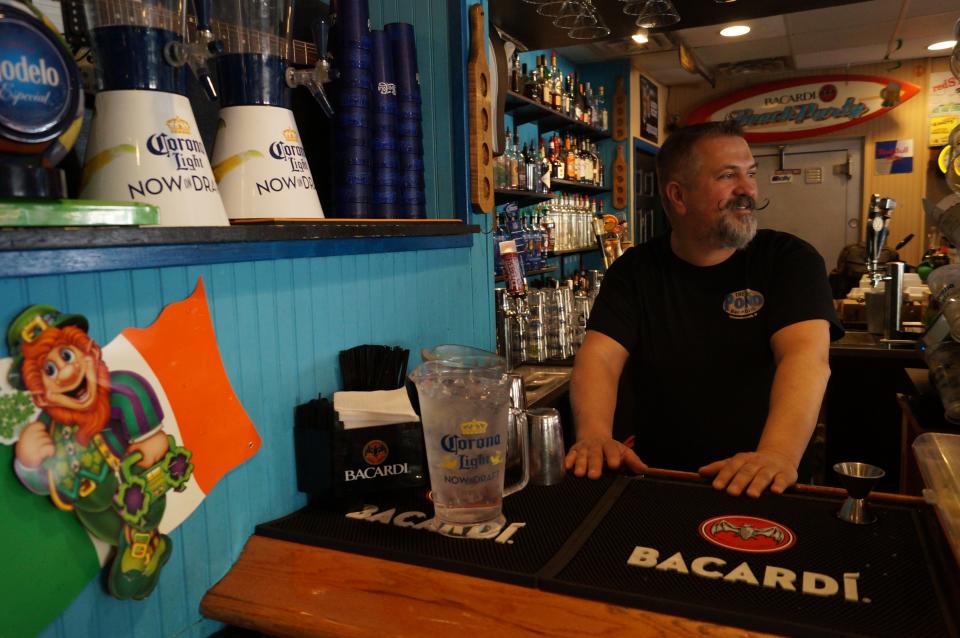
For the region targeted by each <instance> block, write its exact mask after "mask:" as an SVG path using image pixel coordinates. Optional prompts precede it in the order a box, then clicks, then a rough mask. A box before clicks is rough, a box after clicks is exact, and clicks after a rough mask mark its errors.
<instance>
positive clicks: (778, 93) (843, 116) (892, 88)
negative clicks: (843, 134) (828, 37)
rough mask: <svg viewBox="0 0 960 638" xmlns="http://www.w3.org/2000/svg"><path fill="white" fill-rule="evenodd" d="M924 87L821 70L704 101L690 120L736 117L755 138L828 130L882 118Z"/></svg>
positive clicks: (787, 137) (773, 138) (782, 137)
mask: <svg viewBox="0 0 960 638" xmlns="http://www.w3.org/2000/svg"><path fill="white" fill-rule="evenodd" d="M919 92H920V87H919V86H917V85H916V84H911V83H910V82H904V81H903V80H896V79H893V78H886V77H880V76H875V75H839V74H838V75H817V76H808V77H801V78H792V79H789V80H779V81H776V82H767V83H764V84H758V85H756V86H753V87H750V88H747V89H742V90H740V91H736V92H734V93H731V94H730V95H726V96H724V97H722V98H720V99H718V100H714V101H712V102H709V103H707V104H704V105H703V106H701V107H700V108H698V109H696V110H695V111H693V113H691V114H690V116H689V117H688V118H687V123H688V124H696V123H698V122H711V121H713V122H719V121H722V120H725V119H727V118H728V117H732V118H733V119H734V120H736V121H737V122H738V123H739V124H740V125H741V126H742V127H743V128H744V131H745V133H746V135H745V137H746V139H747V141H749V142H773V141H780V140H794V139H799V138H803V137H812V136H814V135H823V134H825V133H831V132H833V131H838V130H840V129H844V128H847V127H849V126H854V125H856V124H860V123H861V122H866V121H868V120H872V119H873V118H875V117H880V116H881V115H883V114H884V113H886V112H887V111H889V110H891V109H893V108H896V107H897V106H899V105H900V104H903V103H904V102H906V101H907V100H909V99H910V98H912V97H913V96H914V95H916V94H917V93H919Z"/></svg>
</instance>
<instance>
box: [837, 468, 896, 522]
mask: <svg viewBox="0 0 960 638" xmlns="http://www.w3.org/2000/svg"><path fill="white" fill-rule="evenodd" d="M833 471H834V472H836V473H837V474H838V475H839V476H840V483H842V484H843V487H844V489H846V490H847V494H848V496H847V500H846V501H844V502H843V506H842V507H841V508H840V511H838V512H837V518H839V519H841V520H844V521H846V522H848V523H855V524H857V525H867V524H869V523H873V522H875V521H876V520H877V517H876V516H875V515H874V514H873V513H871V512H870V511H869V510H868V509H867V495H868V494H869V493H870V490H872V489H873V486H874V485H876V484H877V481H879V480H880V479H881V478H883V475H884V474H885V472H884V471H883V470H881V469H880V468H879V467H877V466H875V465H869V464H867V463H856V462H852V461H849V462H846V463H837V464H836V465H834V466H833Z"/></svg>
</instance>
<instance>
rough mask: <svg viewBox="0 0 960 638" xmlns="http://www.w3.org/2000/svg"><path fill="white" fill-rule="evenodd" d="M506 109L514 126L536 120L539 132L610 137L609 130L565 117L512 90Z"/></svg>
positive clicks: (600, 138)
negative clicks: (566, 131) (563, 132)
mask: <svg viewBox="0 0 960 638" xmlns="http://www.w3.org/2000/svg"><path fill="white" fill-rule="evenodd" d="M506 111H507V113H509V114H510V115H512V116H513V122H514V126H520V125H521V124H526V123H528V122H536V123H537V126H538V127H539V128H540V132H541V133H542V132H544V131H559V130H570V131H574V132H575V133H577V134H578V135H582V136H584V137H588V138H590V139H592V140H602V139H605V138H608V137H610V131H606V130H604V129H599V128H597V127H595V126H590V125H589V124H584V123H583V122H581V121H580V120H577V119H574V118H572V117H567V116H566V115H564V114H563V113H560V112H559V111H554V110H553V109H551V108H548V107H546V106H544V105H542V104H540V103H539V102H536V101H534V100H531V99H530V98H528V97H525V96H523V95H520V94H519V93H514V92H513V91H510V92H508V93H507V107H506Z"/></svg>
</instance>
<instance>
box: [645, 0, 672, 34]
mask: <svg viewBox="0 0 960 638" xmlns="http://www.w3.org/2000/svg"><path fill="white" fill-rule="evenodd" d="M677 22H680V14H679V13H677V10H676V8H675V7H674V6H673V3H671V2H670V0H647V3H646V5H644V7H643V11H642V12H640V14H639V15H638V16H637V26H638V27H644V28H646V29H659V28H662V27H669V26H670V25H672V24H676V23H677Z"/></svg>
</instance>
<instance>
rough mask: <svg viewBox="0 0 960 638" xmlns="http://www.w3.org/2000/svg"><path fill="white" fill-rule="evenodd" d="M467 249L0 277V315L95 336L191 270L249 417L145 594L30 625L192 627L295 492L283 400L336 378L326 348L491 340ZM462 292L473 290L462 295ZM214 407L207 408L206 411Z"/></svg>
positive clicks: (151, 307)
mask: <svg viewBox="0 0 960 638" xmlns="http://www.w3.org/2000/svg"><path fill="white" fill-rule="evenodd" d="M477 239H478V241H479V244H478V245H477V246H476V248H471V249H447V250H435V251H424V252H419V253H416V252H406V253H392V254H386V255H352V256H346V257H340V258H333V257H331V258H316V259H304V260H278V261H261V262H245V263H237V264H220V265H214V266H204V267H196V268H193V267H190V268H169V269H162V270H138V271H122V272H112V273H95V274H82V275H80V274H78V275H63V276H51V277H38V278H31V279H2V278H0V323H2V324H3V325H7V324H8V323H9V321H10V320H11V319H12V318H13V317H14V316H15V315H16V314H17V313H18V312H19V311H20V310H21V309H22V308H23V307H25V306H26V305H28V304H30V303H37V302H43V303H49V304H52V305H54V306H56V307H58V308H60V309H61V310H64V311H71V312H80V313H82V314H84V315H86V316H87V317H88V319H89V320H90V323H91V326H90V329H91V333H92V335H93V337H94V338H95V339H96V340H98V341H99V342H100V343H101V344H106V343H108V342H109V341H110V340H111V339H112V338H113V337H114V336H116V334H117V333H118V332H120V331H121V330H122V329H123V328H125V327H127V326H131V325H134V326H138V327H145V326H147V325H149V324H150V323H151V322H152V321H153V320H154V319H155V317H156V314H157V313H158V312H159V310H160V309H161V308H162V307H163V305H165V304H169V303H172V302H175V301H178V300H180V299H183V298H185V297H186V296H188V295H189V294H190V292H191V291H192V290H193V287H194V285H195V283H196V278H197V277H198V276H202V277H203V280H204V283H205V286H206V290H207V297H208V301H209V304H210V307H211V312H212V315H213V319H214V327H215V330H216V335H217V342H218V345H219V348H220V352H221V357H222V359H223V361H224V365H225V367H226V370H227V374H228V376H229V377H230V381H231V384H232V385H233V388H234V390H235V391H236V393H237V395H238V396H239V398H240V400H241V402H242V403H243V405H244V407H245V408H246V410H247V412H248V413H249V415H250V417H251V419H252V420H253V422H254V423H255V425H256V427H257V431H258V432H259V434H260V436H261V438H262V441H263V445H262V448H261V450H260V452H259V453H258V454H257V455H256V456H254V457H253V458H252V459H250V460H249V461H247V462H246V463H245V464H244V465H242V466H241V467H239V468H238V469H236V470H234V471H233V472H231V473H230V474H228V475H227V476H226V477H225V478H224V479H223V480H222V481H221V482H220V483H219V484H218V485H217V486H216V487H215V488H214V490H213V491H212V492H211V493H210V494H209V495H208V497H207V499H206V500H205V501H204V502H203V504H202V505H201V506H200V508H199V509H198V510H197V511H196V512H195V513H194V514H193V515H192V516H191V517H190V518H189V519H188V520H187V521H186V522H185V523H184V524H183V525H182V526H181V527H180V528H178V529H177V530H176V531H175V532H174V533H173V535H172V537H173V540H174V552H175V553H174V555H173V558H172V560H171V561H170V563H168V565H167V567H166V568H165V572H164V574H163V577H162V578H161V581H160V585H159V587H158V589H157V591H156V592H155V594H154V595H153V596H151V597H150V598H149V599H148V600H147V601H145V602H142V603H130V602H119V601H115V600H113V599H112V598H110V597H109V596H107V595H106V594H105V593H103V591H102V588H101V587H102V585H101V584H100V583H99V582H94V583H91V585H90V586H89V587H88V588H87V589H86V590H85V591H84V592H83V594H81V596H80V597H79V598H78V599H77V601H75V603H74V604H73V605H71V606H70V608H69V609H68V610H67V611H66V612H65V613H64V614H63V615H62V616H61V617H60V618H59V619H58V620H57V621H56V622H54V623H53V625H51V626H50V627H49V628H48V629H47V630H46V631H45V632H44V633H43V634H42V635H43V636H44V638H52V637H54V636H134V635H135V636H137V637H138V638H140V637H147V636H173V635H195V636H206V635H208V634H209V633H212V632H213V631H215V630H216V627H217V626H216V624H215V623H209V622H208V621H205V620H203V619H202V618H200V617H199V615H198V612H197V609H198V606H199V601H200V598H201V597H202V596H203V594H204V592H205V591H206V590H207V589H208V588H209V587H210V586H211V585H212V584H213V583H214V582H216V581H217V580H218V579H219V578H221V577H222V576H223V575H224V574H225V573H226V571H227V570H228V569H229V568H230V566H231V564H232V562H233V560H235V559H236V557H237V555H239V552H240V549H241V548H242V547H243V544H244V543H245V542H246V539H247V538H248V537H249V535H250V534H251V533H252V532H253V527H254V525H256V523H258V522H261V521H265V520H269V519H272V518H275V517H278V516H281V515H283V514H286V513H288V512H290V511H293V510H294V509H296V508H298V507H300V506H302V505H303V504H304V502H305V497H304V496H303V495H302V494H300V493H298V492H297V491H296V479H295V463H294V449H293V409H294V406H296V405H297V404H299V403H302V402H305V401H307V400H309V399H310V398H312V397H315V396H316V395H317V393H318V392H319V393H322V394H323V395H324V396H327V397H329V396H331V395H332V393H333V392H334V391H335V390H336V389H338V388H339V386H340V375H339V367H338V364H337V352H339V351H340V350H342V349H345V348H349V347H352V346H355V345H359V344H363V343H383V344H388V345H399V346H402V347H405V348H408V349H410V350H411V365H416V363H417V362H418V361H419V350H420V348H421V347H424V346H432V345H436V344H439V343H463V344H468V345H475V346H479V347H486V348H490V347H492V345H493V344H492V343H491V341H490V334H491V330H490V325H489V321H484V320H482V319H481V316H482V314H483V312H484V311H485V309H486V307H488V306H489V304H487V303H485V302H484V298H483V296H485V295H488V294H490V291H489V285H488V284H487V283H486V278H484V281H482V282H477V281H476V275H477V273H479V272H480V271H481V270H482V271H484V273H485V272H486V271H487V269H488V268H489V262H488V254H487V252H488V251H487V247H486V242H483V241H480V238H479V237H478V238H477ZM474 291H476V295H477V296H476V297H475V295H474ZM215 418H216V415H215V414H211V419H215Z"/></svg>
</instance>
